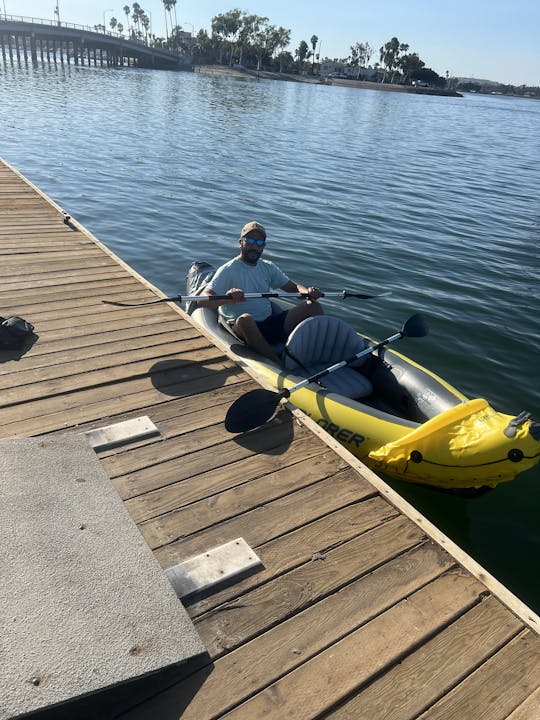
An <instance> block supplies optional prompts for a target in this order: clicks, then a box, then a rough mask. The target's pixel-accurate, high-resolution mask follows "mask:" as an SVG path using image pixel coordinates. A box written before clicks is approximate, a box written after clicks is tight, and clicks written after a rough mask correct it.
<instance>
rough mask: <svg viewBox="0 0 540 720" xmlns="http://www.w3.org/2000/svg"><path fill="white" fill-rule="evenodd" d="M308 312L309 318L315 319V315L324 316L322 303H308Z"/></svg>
mask: <svg viewBox="0 0 540 720" xmlns="http://www.w3.org/2000/svg"><path fill="white" fill-rule="evenodd" d="M306 307H307V312H308V317H314V316H315V315H324V308H323V306H322V305H321V303H318V302H317V301H316V300H314V301H312V302H310V303H307V304H306Z"/></svg>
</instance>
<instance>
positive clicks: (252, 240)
mask: <svg viewBox="0 0 540 720" xmlns="http://www.w3.org/2000/svg"><path fill="white" fill-rule="evenodd" d="M242 240H243V241H244V242H245V243H246V245H257V247H263V245H264V244H265V243H266V240H261V239H260V238H257V239H255V238H251V237H245V238H242Z"/></svg>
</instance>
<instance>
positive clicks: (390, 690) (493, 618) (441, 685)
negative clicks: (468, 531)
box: [329, 597, 523, 720]
mask: <svg viewBox="0 0 540 720" xmlns="http://www.w3.org/2000/svg"><path fill="white" fill-rule="evenodd" d="M521 630H523V624H522V623H521V622H520V621H519V620H518V619H517V618H516V617H515V616H514V615H512V613H510V612H509V611H508V610H507V609H506V608H505V607H504V606H503V605H501V603H499V602H498V600H495V598H493V597H487V598H486V599H485V600H484V601H483V602H481V603H480V604H479V605H477V606H475V607H473V608H472V609H471V610H469V612H467V613H465V615H463V616H462V617H460V618H458V619H457V620H456V622H455V623H453V624H452V625H450V626H449V627H448V628H446V629H445V630H443V631H442V632H441V633H439V634H438V635H436V636H435V637H434V638H433V639H431V640H429V641H428V642H427V643H426V644H425V645H422V646H421V647H420V648H419V649H418V650H416V651H415V652H413V653H412V654H411V655H409V656H408V657H406V658H405V659H404V660H403V661H402V662H400V663H399V664H398V665H396V666H394V667H392V668H391V669H390V670H389V671H388V672H387V673H385V674H384V675H383V676H382V677H381V678H379V679H377V680H375V682H373V683H372V684H371V685H369V686H368V687H366V688H363V689H362V692H360V693H358V694H357V695H355V696H354V697H353V698H352V699H350V700H349V701H347V702H345V704H344V705H342V706H341V707H339V708H338V709H336V710H334V711H332V712H331V713H330V714H329V717H331V718H332V720H356V718H384V720H414V718H416V717H418V715H419V714H420V713H422V712H423V711H424V710H426V708H429V707H430V706H431V705H433V704H434V703H435V702H437V701H438V700H439V699H440V698H441V697H443V696H444V695H446V694H447V693H448V692H449V691H450V690H452V689H453V688H454V687H455V686H456V685H458V684H459V683H460V682H461V681H462V680H463V679H464V678H465V677H467V675H469V674H470V673H471V672H473V671H474V670H475V669H476V668H477V667H479V666H480V665H482V663H484V662H485V661H486V660H487V659H488V658H489V657H491V656H492V655H493V654H494V653H496V652H497V651H498V650H500V648H501V647H503V646H504V645H505V644H506V643H508V642H509V641H510V640H511V639H512V638H513V637H514V636H515V635H517V633H518V632H520V631H521ZM389 698H391V699H392V700H391V702H389ZM461 717H462V718H465V717H471V718H472V717H474V718H476V717H477V716H476V715H471V716H467V715H465V714H462V715H461Z"/></svg>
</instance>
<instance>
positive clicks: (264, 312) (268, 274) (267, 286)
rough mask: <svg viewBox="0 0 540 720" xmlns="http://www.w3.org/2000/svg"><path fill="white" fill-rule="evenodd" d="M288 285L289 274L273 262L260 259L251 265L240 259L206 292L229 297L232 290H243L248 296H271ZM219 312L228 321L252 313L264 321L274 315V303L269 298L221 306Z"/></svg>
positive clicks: (224, 269) (225, 268)
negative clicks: (249, 294)
mask: <svg viewBox="0 0 540 720" xmlns="http://www.w3.org/2000/svg"><path fill="white" fill-rule="evenodd" d="M288 282H289V278H288V277H287V275H285V273H283V272H282V271H281V270H280V269H279V268H278V266H277V265H275V264H274V263H273V262H271V261H270V260H262V259H260V260H258V261H257V264H256V265H248V264H247V263H245V262H244V261H243V260H241V259H240V257H236V258H234V259H233V260H229V262H228V263H225V265H222V266H221V267H219V268H218V269H217V270H216V274H215V275H214V277H213V278H212V280H211V281H210V283H209V284H208V285H207V286H206V289H208V290H213V292H215V293H216V295H225V294H226V293H227V290H230V289H231V288H240V289H241V290H243V291H244V292H245V293H267V292H270V291H271V290H275V289H277V288H282V287H283V286H284V285H286V284H287V283H288ZM219 313H220V315H221V316H222V317H224V318H225V319H226V320H234V319H236V318H237V317H238V316H239V315H242V314H243V313H249V314H250V315H253V318H254V319H255V320H256V321H257V322H261V321H262V320H266V318H267V317H269V316H270V315H271V314H272V304H271V302H270V300H269V299H268V298H254V299H252V300H246V301H245V302H242V303H235V304H233V305H220V307H219Z"/></svg>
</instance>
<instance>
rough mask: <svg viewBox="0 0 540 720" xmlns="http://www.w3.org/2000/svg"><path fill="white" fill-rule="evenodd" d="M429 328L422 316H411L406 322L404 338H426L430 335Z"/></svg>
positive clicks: (402, 331)
mask: <svg viewBox="0 0 540 720" xmlns="http://www.w3.org/2000/svg"><path fill="white" fill-rule="evenodd" d="M428 332H429V330H428V326H427V325H426V322H425V320H424V318H423V317H422V316H421V315H418V314H417V315H411V317H410V318H409V319H408V320H407V321H406V322H405V324H404V325H403V328H402V330H401V333H402V335H403V337H413V338H417V337H425V336H426V335H427V334H428Z"/></svg>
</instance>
